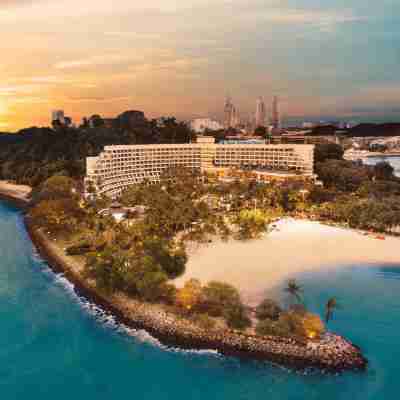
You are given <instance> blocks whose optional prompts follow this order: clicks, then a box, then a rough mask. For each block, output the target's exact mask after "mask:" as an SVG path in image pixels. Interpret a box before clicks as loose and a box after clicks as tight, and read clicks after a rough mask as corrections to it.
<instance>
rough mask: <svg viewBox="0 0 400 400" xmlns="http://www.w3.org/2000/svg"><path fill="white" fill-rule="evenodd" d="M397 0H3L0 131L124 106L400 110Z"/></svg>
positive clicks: (156, 111) (312, 112) (344, 113)
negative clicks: (55, 112)
mask: <svg viewBox="0 0 400 400" xmlns="http://www.w3.org/2000/svg"><path fill="white" fill-rule="evenodd" d="M399 26H400V1H399V0H379V1H366V0H329V1H327V0H185V1H183V0H146V1H137V0H113V1H110V0H0V38H1V40H0V50H1V55H2V56H1V61H0V131H1V130H3V131H5V130H15V129H18V128H21V127H25V126H31V125H48V124H49V116H50V111H51V110H52V109H57V108H61V109H64V110H65V112H66V114H68V115H70V116H72V117H73V118H74V120H75V121H79V120H80V119H81V118H82V117H83V116H85V115H91V114H93V113H100V114H102V115H104V116H112V115H114V114H118V113H120V112H122V111H124V110H126V109H139V110H143V111H144V112H145V113H146V115H147V116H149V117H158V116H161V115H175V116H177V117H178V118H180V119H187V118H192V117H200V116H213V117H218V116H221V111H222V107H223V102H224V97H225V95H226V94H227V93H229V94H230V95H231V96H232V97H233V100H234V102H235V104H236V105H237V107H238V108H239V111H240V112H241V116H242V117H247V116H248V115H249V113H250V112H254V109H255V101H256V97H257V96H260V95H262V96H264V98H265V100H266V101H267V102H268V103H269V102H270V99H271V97H272V95H274V94H277V95H279V96H280V97H281V99H282V112H283V114H284V116H285V117H292V118H299V119H303V118H304V119H306V120H307V119H313V118H326V117H334V116H338V117H341V118H344V119H352V120H356V121H357V120H358V121H360V120H368V119H369V120H374V119H376V120H382V119H387V120H393V121H399V120H400V68H399V66H400V63H399V61H400V28H399Z"/></svg>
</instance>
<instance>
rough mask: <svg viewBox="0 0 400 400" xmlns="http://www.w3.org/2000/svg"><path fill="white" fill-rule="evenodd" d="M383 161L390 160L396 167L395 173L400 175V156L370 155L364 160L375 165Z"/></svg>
mask: <svg viewBox="0 0 400 400" xmlns="http://www.w3.org/2000/svg"><path fill="white" fill-rule="evenodd" d="M382 161H386V162H388V163H389V164H390V165H391V166H392V167H393V168H394V174H395V175H396V176H398V177H400V157H397V156H396V157H368V158H366V159H365V160H364V164H366V165H375V164H377V163H378V162H382Z"/></svg>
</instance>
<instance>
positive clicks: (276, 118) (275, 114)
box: [271, 96, 281, 129]
mask: <svg viewBox="0 0 400 400" xmlns="http://www.w3.org/2000/svg"><path fill="white" fill-rule="evenodd" d="M271 122H272V127H273V128H275V129H279V128H280V127H281V118H280V115H279V99H278V96H274V98H273V100H272V118H271Z"/></svg>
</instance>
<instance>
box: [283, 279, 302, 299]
mask: <svg viewBox="0 0 400 400" xmlns="http://www.w3.org/2000/svg"><path fill="white" fill-rule="evenodd" d="M285 291H286V292H288V293H289V295H290V296H291V298H293V299H295V300H297V301H298V302H299V303H301V302H302V296H301V294H302V292H303V289H302V287H301V286H300V285H298V284H297V281H296V280H295V279H290V280H289V281H288V283H287V286H286V288H285Z"/></svg>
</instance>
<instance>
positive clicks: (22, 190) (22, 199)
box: [0, 181, 32, 208]
mask: <svg viewBox="0 0 400 400" xmlns="http://www.w3.org/2000/svg"><path fill="white" fill-rule="evenodd" d="M31 192H32V188H31V187H30V186H26V185H16V184H14V183H11V182H8V181H0V199H2V200H6V201H9V202H11V203H14V204H15V205H16V206H17V207H21V208H25V207H26V206H27V205H28V204H29V195H30V194H31Z"/></svg>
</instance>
